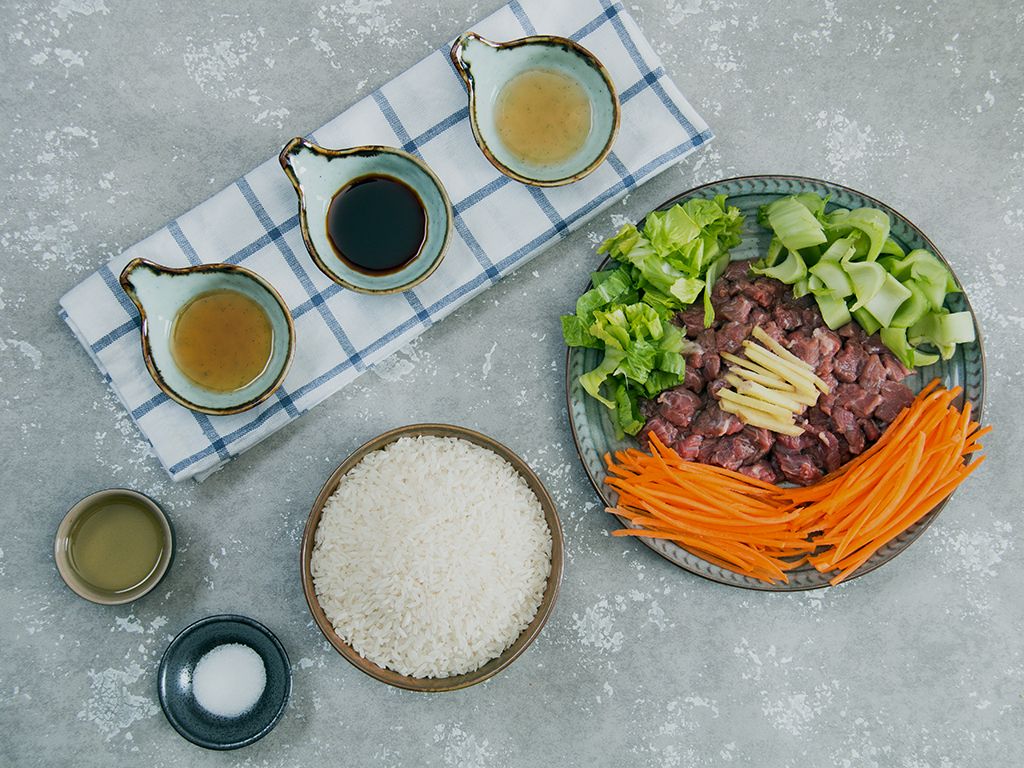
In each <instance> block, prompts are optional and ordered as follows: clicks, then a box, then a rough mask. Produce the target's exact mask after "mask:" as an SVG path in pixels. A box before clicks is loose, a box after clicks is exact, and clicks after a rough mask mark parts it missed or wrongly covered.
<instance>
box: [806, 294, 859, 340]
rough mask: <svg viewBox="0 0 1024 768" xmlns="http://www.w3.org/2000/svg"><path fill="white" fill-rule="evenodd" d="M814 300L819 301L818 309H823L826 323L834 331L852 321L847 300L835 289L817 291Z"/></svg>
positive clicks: (822, 312)
mask: <svg viewBox="0 0 1024 768" xmlns="http://www.w3.org/2000/svg"><path fill="white" fill-rule="evenodd" d="M814 300H815V301H817V302H818V309H820V310H821V317H822V319H823V320H824V321H825V325H827V326H828V327H829V328H831V329H832V330H833V331H834V330H836V329H837V328H842V327H843V326H844V325H846V324H847V323H848V322H850V310H849V308H848V307H847V306H846V300H845V299H844V298H843V297H842V296H839V295H838V294H837V293H835V291H829V290H824V291H820V292H817V293H815V294H814Z"/></svg>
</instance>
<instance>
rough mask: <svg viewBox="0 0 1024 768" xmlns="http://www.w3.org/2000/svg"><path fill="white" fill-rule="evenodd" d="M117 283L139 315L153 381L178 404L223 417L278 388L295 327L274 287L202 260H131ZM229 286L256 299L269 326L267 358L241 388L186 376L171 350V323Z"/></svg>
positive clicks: (242, 270)
mask: <svg viewBox="0 0 1024 768" xmlns="http://www.w3.org/2000/svg"><path fill="white" fill-rule="evenodd" d="M120 279H121V287H122V288H123V289H124V292H125V293H127V294H128V298H130V299H131V300H132V302H133V303H134V304H135V306H136V307H137V308H138V310H139V314H140V315H141V317H142V356H143V358H144V359H145V361H146V367H147V368H148V369H149V373H150V375H151V376H152V377H153V381H154V382H156V385H157V386H158V387H160V389H161V390H163V391H164V393H165V394H166V395H167V396H168V397H170V398H171V399H172V400H174V401H175V402H177V403H180V404H181V405H183V406H185V407H186V408H190V409H192V410H193V411H199V412H200V413H209V414H212V415H215V416H223V415H227V414H231V413H241V412H242V411H247V410H249V409H250V408H253V407H255V406H256V405H259V404H260V403H262V402H263V401H264V400H266V399H267V398H268V397H270V396H271V395H272V394H273V393H274V391H275V390H276V389H277V388H278V387H279V386H281V382H283V381H284V377H285V376H286V375H287V374H288V368H289V367H290V366H291V363H292V357H293V355H294V353H295V326H294V325H293V323H292V316H291V313H290V312H289V311H288V305H287V304H285V303H284V299H282V298H281V295H280V294H279V293H278V292H277V291H276V290H274V287H273V286H272V285H271V284H270V283H268V282H267V281H266V280H264V279H263V278H262V277H260V276H259V275H257V274H256V273H255V272H252V271H251V270H248V269H245V268H244V267H239V266H237V265H235V264H201V265H199V266H196V267H185V268H182V269H173V268H171V267H164V266H161V265H160V264H154V263H153V262H151V261H146V260H145V259H134V260H132V261H131V262H129V263H128V265H127V266H126V267H125V268H124V271H123V272H121V278H120ZM225 289H226V290H231V291H236V292H238V293H241V294H243V295H245V296H247V297H248V298H250V299H252V300H253V301H255V302H256V303H257V304H258V305H259V306H260V308H261V309H262V310H263V312H264V313H265V314H266V316H267V319H268V320H269V321H270V326H271V329H272V330H273V343H272V348H271V354H270V360H269V361H268V362H267V365H266V367H265V368H264V370H263V372H262V373H261V374H260V375H259V376H257V377H256V378H255V379H254V380H253V381H251V382H250V383H248V384H246V385H245V386H244V387H242V388H241V389H236V390H234V391H230V392H219V391H215V390H211V389H206V388H205V387H202V386H200V385H199V384H197V383H196V382H195V381H193V380H192V379H190V378H189V377H188V376H186V375H185V374H184V373H183V372H182V371H181V369H180V368H179V367H178V365H177V363H176V362H175V361H174V355H173V354H172V352H171V336H172V333H173V330H174V321H175V318H177V316H178V313H179V312H180V311H181V309H182V308H183V307H184V306H186V305H187V304H188V303H189V302H190V301H192V300H193V299H195V298H196V297H198V296H200V295H202V294H204V293H209V292H211V291H219V290H225Z"/></svg>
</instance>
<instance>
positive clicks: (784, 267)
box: [750, 251, 807, 285]
mask: <svg viewBox="0 0 1024 768" xmlns="http://www.w3.org/2000/svg"><path fill="white" fill-rule="evenodd" d="M750 271H751V272H753V273H754V274H755V275H764V276H765V277H773V278H775V279H776V280H779V281H781V282H783V283H786V284H787V285H792V284H793V283H795V282H797V281H798V280H803V279H804V278H805V277H806V276H807V265H805V264H804V260H803V259H801V258H800V254H798V253H797V252H796V251H789V252H788V253H787V255H786V258H785V259H783V260H782V262H781V263H780V264H776V265H775V266H774V267H764V266H759V265H758V264H754V265H753V266H752V267H751V268H750Z"/></svg>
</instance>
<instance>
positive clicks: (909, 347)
mask: <svg viewBox="0 0 1024 768" xmlns="http://www.w3.org/2000/svg"><path fill="white" fill-rule="evenodd" d="M827 203H828V199H827V198H821V197H819V196H817V195H814V194H810V193H802V194H799V195H792V196H790V197H787V198H783V199H782V200H777V201H775V202H773V203H771V204H769V205H766V206H762V208H761V210H760V213H759V215H758V221H759V222H761V224H762V225H763V226H765V227H767V228H768V229H771V230H772V232H773V237H772V241H771V245H770V246H769V250H768V254H767V255H766V256H765V258H764V259H762V260H761V261H759V262H757V264H756V265H755V267H754V271H756V272H757V273H758V274H762V275H766V276H768V277H774V278H776V279H778V280H781V281H782V282H784V283H787V284H789V285H792V287H793V295H794V296H796V297H798V298H799V297H800V296H805V295H807V294H808V293H810V294H813V295H814V297H815V300H816V301H817V302H818V307H819V309H820V310H821V313H822V316H823V317H824V318H825V321H826V323H827V324H828V326H829V327H830V328H833V329H835V328H837V327H839V326H841V325H842V324H844V323H845V322H849V320H850V318H851V317H852V318H853V319H854V320H856V321H857V322H858V323H859V324H860V326H861V327H862V328H863V329H864V330H865V332H867V333H869V334H871V333H875V332H876V331H881V333H882V341H883V343H885V344H886V346H888V347H889V349H891V350H892V351H893V353H895V354H896V355H897V356H899V358H900V360H902V361H903V362H904V364H906V365H908V366H912V365H930V364H931V363H933V362H935V360H938V355H935V354H934V353H932V352H927V351H924V350H920V349H918V346H919V345H930V346H931V347H934V348H935V349H937V350H938V351H939V354H940V355H942V357H943V358H948V357H950V356H951V355H952V354H953V351H954V350H955V348H956V345H957V344H962V343H965V342H970V341H973V340H974V321H973V319H972V318H971V317H970V315H969V314H967V313H955V314H950V312H949V310H947V309H946V308H945V301H946V297H947V296H948V295H949V294H950V293H955V292H959V290H960V289H959V287H958V286H957V284H956V281H955V280H954V279H953V275H952V274H951V273H950V271H949V269H948V268H947V267H946V265H945V264H943V263H942V261H940V260H939V259H938V258H937V257H936V256H935V254H933V253H931V252H930V251H927V250H925V249H922V248H918V249H915V250H912V251H910V252H909V253H905V252H904V250H903V248H902V246H901V245H900V244H899V243H898V242H896V240H894V239H893V238H892V237H890V235H889V230H890V221H889V217H888V215H887V214H886V213H885V212H884V211H881V210H878V209H875V208H857V209H855V210H852V211H851V210H846V209H845V208H836V209H834V210H832V211H830V212H828V213H826V212H825V208H826V205H827ZM808 217H810V218H808ZM811 218H812V219H814V222H813V223H812V222H811V221H810V219H811ZM780 227H781V230H780ZM819 228H820V230H821V232H822V233H823V236H824V239H820V238H818V236H817V232H818V229H819ZM794 238H796V240H797V242H804V243H806V245H802V246H796V247H794V246H793V245H792V243H793V240H794ZM800 238H803V239H802V240H801V239H800ZM783 253H785V259H784V260H781V262H780V259H781V255H782V254H783ZM801 267H803V269H802V268H801ZM840 305H842V306H840ZM914 361H918V362H914Z"/></svg>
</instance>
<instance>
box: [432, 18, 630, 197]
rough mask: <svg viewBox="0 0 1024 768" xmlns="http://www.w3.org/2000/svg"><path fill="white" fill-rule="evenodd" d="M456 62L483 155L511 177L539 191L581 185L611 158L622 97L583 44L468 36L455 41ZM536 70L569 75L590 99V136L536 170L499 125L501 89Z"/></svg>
mask: <svg viewBox="0 0 1024 768" xmlns="http://www.w3.org/2000/svg"><path fill="white" fill-rule="evenodd" d="M451 58H452V62H453V63H454V64H455V68H456V69H457V70H458V71H459V74H460V75H462V79H463V81H465V83H466V89H467V90H468V91H469V121H470V125H471V126H472V128H473V137H474V138H475V139H476V143H477V145H478V146H479V147H480V151H481V152H483V153H484V156H485V157H486V158H487V159H488V160H489V161H490V163H491V164H492V165H493V166H494V167H495V168H497V169H498V170H499V171H501V172H502V173H503V174H505V175H506V176H508V177H510V178H512V179H515V180H516V181H519V182H522V183H523V184H530V185H532V186H535V187H558V186H562V185H564V184H571V183H572V182H574V181H579V180H580V179H582V178H584V177H585V176H587V175H589V174H590V173H592V172H593V171H594V170H596V169H597V167H598V166H599V165H600V164H601V163H602V162H604V159H605V158H606V157H608V153H609V152H611V150H612V145H613V144H614V143H615V137H616V136H617V135H618V132H619V118H620V107H619V97H618V94H617V93H616V91H615V85H614V83H612V78H611V75H609V74H608V70H606V69H605V68H604V65H603V64H601V62H600V61H599V60H598V58H597V57H596V56H595V55H594V54H592V53H591V52H590V51H588V50H587V49H586V48H584V47H583V46H582V45H580V44H579V43H576V42H574V41H573V40H570V39H569V38H567V37H555V36H553V35H532V36H530V37H521V38H519V39H517V40H510V41H509V42H507V43H495V42H492V41H490V40H486V39H484V38H483V37H481V36H480V35H478V34H476V33H475V32H467V33H465V34H464V35H462V36H461V37H460V38H459V39H458V40H456V41H455V45H453V46H452V50H451ZM532 69H541V70H549V71H554V72H559V73H561V74H564V75H568V76H569V77H570V78H572V79H573V80H575V81H576V82H577V83H579V84H580V85H581V86H582V88H583V90H584V91H585V92H586V94H587V96H588V98H589V99H590V106H591V114H590V119H591V128H590V135H589V136H588V137H587V139H586V141H585V142H584V144H583V146H582V147H580V149H579V150H578V151H577V152H576V153H575V154H573V155H572V156H571V157H569V158H568V159H567V160H564V161H563V162H561V163H558V164H555V165H532V164H530V163H527V162H525V161H523V160H521V159H519V158H518V157H516V156H515V155H514V154H513V153H512V152H510V151H509V149H508V148H507V147H506V146H505V144H504V142H502V140H501V138H500V136H499V135H498V129H497V126H496V124H495V113H496V111H497V101H498V95H499V94H500V93H501V89H502V88H503V87H504V86H505V84H506V83H508V82H509V81H511V80H512V79H513V78H515V77H516V76H517V75H521V74H523V72H526V71H528V70H532Z"/></svg>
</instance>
